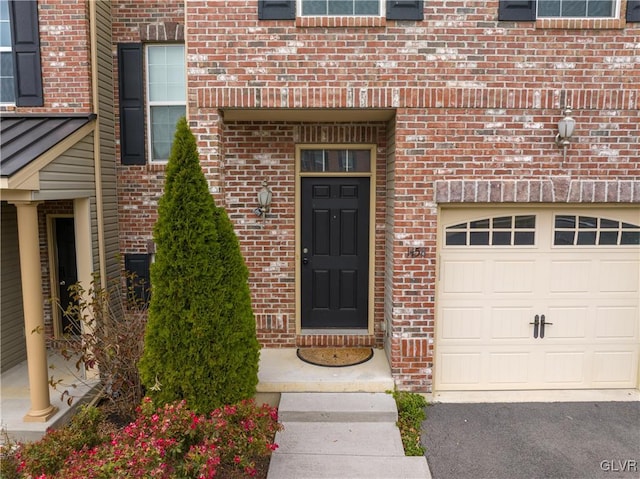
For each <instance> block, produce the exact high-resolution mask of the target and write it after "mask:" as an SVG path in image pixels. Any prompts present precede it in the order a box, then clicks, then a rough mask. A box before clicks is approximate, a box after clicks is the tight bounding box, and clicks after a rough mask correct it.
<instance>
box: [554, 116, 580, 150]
mask: <svg viewBox="0 0 640 479" xmlns="http://www.w3.org/2000/svg"><path fill="white" fill-rule="evenodd" d="M571 113H572V110H571V107H570V106H567V107H566V108H565V109H564V110H563V111H562V114H563V115H564V116H563V117H562V118H561V119H560V121H559V122H558V134H557V135H556V145H558V146H559V147H561V148H562V149H563V158H562V160H563V161H564V160H565V159H566V158H567V148H568V147H569V145H570V144H571V141H569V140H570V139H571V136H572V135H573V130H574V128H575V126H576V120H574V119H573V118H572V117H571Z"/></svg>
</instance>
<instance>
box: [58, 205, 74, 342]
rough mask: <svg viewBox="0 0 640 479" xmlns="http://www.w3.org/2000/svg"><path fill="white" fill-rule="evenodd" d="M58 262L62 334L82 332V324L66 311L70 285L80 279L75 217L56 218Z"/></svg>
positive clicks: (69, 296)
mask: <svg viewBox="0 0 640 479" xmlns="http://www.w3.org/2000/svg"><path fill="white" fill-rule="evenodd" d="M55 240H56V264H57V266H58V298H60V307H61V308H62V311H61V312H60V316H61V318H62V329H61V332H62V334H80V325H79V324H76V323H75V322H72V321H70V319H69V318H67V317H66V316H65V315H64V311H65V310H66V309H67V307H68V306H69V303H70V302H71V295H70V294H69V286H71V285H73V284H75V283H76V282H77V281H78V270H77V268H76V236H75V232H74V225H73V218H56V219H55Z"/></svg>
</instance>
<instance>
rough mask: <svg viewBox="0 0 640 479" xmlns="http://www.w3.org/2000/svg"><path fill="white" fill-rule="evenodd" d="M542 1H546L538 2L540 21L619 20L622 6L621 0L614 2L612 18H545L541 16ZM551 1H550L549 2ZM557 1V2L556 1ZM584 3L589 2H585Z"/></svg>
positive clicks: (537, 13) (537, 14) (537, 9)
mask: <svg viewBox="0 0 640 479" xmlns="http://www.w3.org/2000/svg"><path fill="white" fill-rule="evenodd" d="M541 1H545V0H540V1H538V2H536V18H537V19H538V18H539V19H545V20H600V19H607V20H617V19H619V18H620V4H621V0H613V2H614V11H613V14H612V16H610V17H563V16H559V17H545V16H543V15H540V13H539V12H540V2H541ZM547 1H549V0H547ZM554 1H556V0H554ZM560 1H568V0H560ZM584 1H588V0H584Z"/></svg>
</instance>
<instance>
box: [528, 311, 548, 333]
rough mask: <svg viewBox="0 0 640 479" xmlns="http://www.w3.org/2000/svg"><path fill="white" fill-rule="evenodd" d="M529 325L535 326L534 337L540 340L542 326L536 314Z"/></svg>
mask: <svg viewBox="0 0 640 479" xmlns="http://www.w3.org/2000/svg"><path fill="white" fill-rule="evenodd" d="M543 318H544V316H543ZM529 324H533V337H534V339H538V326H539V325H540V316H538V315H537V314H536V315H535V317H534V320H533V322H532V323H529Z"/></svg>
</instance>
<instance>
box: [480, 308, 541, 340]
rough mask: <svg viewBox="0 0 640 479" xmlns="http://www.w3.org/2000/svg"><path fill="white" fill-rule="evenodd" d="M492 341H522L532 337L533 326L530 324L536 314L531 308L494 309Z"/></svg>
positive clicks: (492, 310) (492, 315)
mask: <svg viewBox="0 0 640 479" xmlns="http://www.w3.org/2000/svg"><path fill="white" fill-rule="evenodd" d="M490 314H491V320H490V322H491V339H497V340H505V339H521V340H528V339H529V338H531V337H532V328H533V326H532V325H530V324H529V322H530V321H531V318H533V316H534V314H533V311H532V309H531V308H515V307H512V308H492V309H491V313H490Z"/></svg>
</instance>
